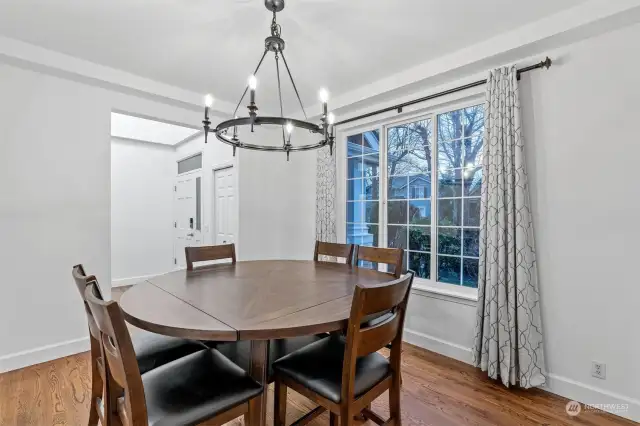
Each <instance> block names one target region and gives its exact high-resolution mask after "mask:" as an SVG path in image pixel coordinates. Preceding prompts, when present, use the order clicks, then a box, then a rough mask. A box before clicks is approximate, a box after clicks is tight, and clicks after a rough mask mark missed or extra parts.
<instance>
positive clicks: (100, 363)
mask: <svg viewBox="0 0 640 426" xmlns="http://www.w3.org/2000/svg"><path fill="white" fill-rule="evenodd" d="M71 275H72V276H73V280H74V281H75V283H76V287H77V288H78V291H79V292H80V297H82V304H83V306H84V310H85V314H86V315H87V323H88V324H89V343H90V345H91V346H90V347H91V403H90V407H89V424H90V425H96V424H98V420H100V423H101V424H106V421H105V418H104V416H103V410H102V407H104V406H105V401H103V395H105V394H106V377H107V373H106V369H105V365H104V357H103V354H102V338H101V334H100V329H99V328H98V325H97V324H96V321H95V319H94V318H93V314H92V313H91V310H90V309H89V305H88V304H87V301H86V299H85V296H84V293H85V291H86V289H87V286H88V285H89V284H90V283H92V284H94V285H95V289H96V291H97V294H98V296H99V298H100V299H102V293H101V292H100V287H99V285H98V280H97V279H96V277H95V276H93V275H87V274H86V272H85V270H84V267H83V266H82V265H81V264H78V265H75V266H74V267H73V269H72V270H71Z"/></svg>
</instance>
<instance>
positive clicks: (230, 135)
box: [202, 0, 335, 160]
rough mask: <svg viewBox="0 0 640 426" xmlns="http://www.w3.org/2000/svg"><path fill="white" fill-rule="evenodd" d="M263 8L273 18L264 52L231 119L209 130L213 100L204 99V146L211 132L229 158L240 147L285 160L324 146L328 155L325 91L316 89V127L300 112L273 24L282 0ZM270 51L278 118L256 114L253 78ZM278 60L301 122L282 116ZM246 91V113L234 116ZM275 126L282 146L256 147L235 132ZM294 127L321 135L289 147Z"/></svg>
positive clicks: (269, 0)
mask: <svg viewBox="0 0 640 426" xmlns="http://www.w3.org/2000/svg"><path fill="white" fill-rule="evenodd" d="M264 4H265V7H266V8H267V9H268V10H269V11H271V12H272V13H273V19H272V21H271V35H270V36H269V37H267V38H266V39H265V41H264V46H265V48H264V53H263V54H262V57H261V58H260V62H258V66H257V67H256V69H255V71H254V72H253V74H252V75H251V76H250V78H249V81H248V84H247V86H246V87H245V89H244V92H243V93H242V96H241V97H240V100H239V101H238V104H237V105H236V108H235V111H234V112H233V116H234V117H235V118H232V119H230V120H226V121H223V122H222V123H220V124H218V125H217V126H216V127H215V128H213V129H212V128H211V121H210V120H209V108H211V106H212V104H213V97H212V96H210V95H207V97H206V98H205V110H204V120H203V121H202V123H203V125H204V132H205V143H207V141H208V135H209V133H215V135H216V138H217V139H218V140H219V141H221V142H223V143H225V144H227V145H231V146H232V147H233V155H234V156H235V154H236V148H244V149H253V150H257V151H278V152H285V153H286V154H287V160H289V153H290V152H295V151H309V150H312V149H319V148H323V147H325V146H328V147H329V150H330V153H331V154H333V144H334V141H335V136H334V128H333V123H334V121H335V117H334V115H333V114H332V113H328V112H327V101H328V92H327V91H326V90H324V89H321V90H320V101H321V102H322V116H321V118H320V124H316V123H312V122H311V121H308V119H307V113H306V111H305V109H304V105H303V104H302V100H301V99H300V94H299V93H298V88H297V87H296V83H295V81H294V80H293V76H292V75H291V70H290V69H289V65H288V64H287V60H286V58H285V56H284V48H285V42H284V40H283V39H282V38H281V36H280V35H281V27H280V25H279V24H278V23H277V22H276V13H277V12H280V11H281V10H282V9H284V0H264ZM269 52H273V53H274V57H275V64H276V76H277V83H278V97H279V101H280V116H279V117H273V116H264V117H263V116H259V115H258V114H257V111H258V106H257V105H256V87H257V79H256V75H257V73H258V71H259V70H260V66H261V65H262V62H263V61H264V58H265V56H266V55H267V53H269ZM280 59H282V62H283V64H284V66H285V68H286V71H287V74H288V76H289V80H290V81H291V84H292V86H293V89H294V91H295V94H296V97H297V98H298V102H299V104H300V107H301V109H302V113H303V114H304V117H305V120H299V119H295V118H288V117H285V116H284V114H283V103H282V90H281V82H280ZM247 92H249V105H247V109H248V110H249V116H248V117H238V116H237V115H236V113H237V112H238V109H239V107H240V105H241V104H242V101H243V100H244V98H245V96H246V94H247ZM264 124H268V125H276V126H280V127H281V128H282V145H280V146H277V145H258V144H252V143H246V142H243V141H242V140H241V139H240V137H239V133H238V127H245V126H248V127H250V129H251V132H254V128H255V126H260V125H264ZM294 128H299V129H304V130H307V131H309V132H311V133H314V134H320V135H322V137H323V138H322V139H321V140H320V141H318V142H317V143H313V144H307V145H293V144H291V137H292V132H293V129H294Z"/></svg>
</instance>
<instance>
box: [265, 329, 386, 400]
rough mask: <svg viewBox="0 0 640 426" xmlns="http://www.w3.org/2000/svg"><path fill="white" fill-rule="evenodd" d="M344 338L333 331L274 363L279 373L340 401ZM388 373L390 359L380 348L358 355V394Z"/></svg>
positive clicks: (356, 395)
mask: <svg viewBox="0 0 640 426" xmlns="http://www.w3.org/2000/svg"><path fill="white" fill-rule="evenodd" d="M344 349H345V339H344V337H343V336H338V335H332V336H330V337H326V338H324V339H322V340H320V341H319V342H316V343H313V344H311V345H309V346H306V347H304V348H302V349H300V350H297V351H296V352H293V353H291V354H289V355H287V356H285V357H283V358H281V359H279V360H278V361H276V362H274V363H273V369H274V370H275V373H276V374H281V375H283V376H287V377H289V378H291V379H293V380H295V381H296V382H298V383H300V384H302V385H304V386H305V387H306V388H308V389H311V390H312V391H314V392H316V393H317V394H319V395H322V396H324V397H325V398H327V399H329V400H331V401H333V402H337V403H339V402H340V399H341V398H340V392H341V390H342V361H343V360H344ZM388 374H389V361H388V360H387V359H386V358H385V357H383V356H382V355H380V354H379V353H377V352H374V353H371V354H369V355H366V356H363V357H360V358H358V360H357V361H356V374H355V387H354V393H355V397H356V398H357V397H359V396H360V395H362V394H364V393H366V392H367V391H368V390H370V389H371V388H372V387H374V386H375V385H376V384H378V383H380V382H381V381H382V380H383V379H384V378H386V377H387V375H388Z"/></svg>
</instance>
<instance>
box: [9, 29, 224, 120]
mask: <svg viewBox="0 0 640 426" xmlns="http://www.w3.org/2000/svg"><path fill="white" fill-rule="evenodd" d="M3 62H4V63H8V64H11V65H18V66H21V67H23V68H27V69H30V70H33V71H37V72H43V73H47V74H51V75H54V76H57V77H62V78H67V79H70V80H74V81H78V82H81V83H85V84H90V85H94V86H99V87H106V88H109V89H112V90H117V91H123V92H133V93H134V94H136V95H140V96H145V97H151V98H154V99H156V100H159V101H161V102H165V103H169V104H174V105H178V106H180V107H183V108H186V109H190V110H200V109H204V107H203V94H201V93H196V92H192V91H189V90H185V89H182V88H179V87H176V86H171V85H168V84H165V83H160V82H158V81H155V80H150V79H148V78H144V77H140V76H138V75H135V74H131V73H128V72H125V71H121V70H118V69H115V68H111V67H107V66H104V65H99V64H96V63H93V62H90V61H86V60H84V59H79V58H76V57H74V56H70V55H66V54H63V53H59V52H55V51H53V50H49V49H44V48H42V47H39V46H36V45H33V44H29V43H25V42H22V41H19V40H15V39H11V38H8V37H2V36H0V63H3ZM233 108H234V106H233V105H231V104H230V103H228V102H224V101H220V100H216V102H215V104H214V106H213V108H212V113H214V114H216V113H217V114H221V115H223V116H227V115H229V113H230V111H233Z"/></svg>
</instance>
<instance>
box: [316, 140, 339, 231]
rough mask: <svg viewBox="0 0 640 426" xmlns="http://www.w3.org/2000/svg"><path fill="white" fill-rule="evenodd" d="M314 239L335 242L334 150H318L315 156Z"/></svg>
mask: <svg viewBox="0 0 640 426" xmlns="http://www.w3.org/2000/svg"><path fill="white" fill-rule="evenodd" d="M316 158H317V159H316V240H318V241H326V242H329V243H335V242H336V240H337V237H336V205H335V202H336V152H335V148H334V153H333V155H331V154H329V149H328V148H323V149H319V150H318V156H317V157H316Z"/></svg>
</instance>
